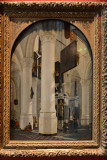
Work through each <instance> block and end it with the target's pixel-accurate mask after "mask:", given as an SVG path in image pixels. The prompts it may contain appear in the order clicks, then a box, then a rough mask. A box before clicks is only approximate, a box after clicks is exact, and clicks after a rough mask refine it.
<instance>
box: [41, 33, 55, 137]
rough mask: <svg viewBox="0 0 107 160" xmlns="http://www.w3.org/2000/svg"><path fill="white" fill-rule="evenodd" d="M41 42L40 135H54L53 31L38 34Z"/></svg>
mask: <svg viewBox="0 0 107 160" xmlns="http://www.w3.org/2000/svg"><path fill="white" fill-rule="evenodd" d="M40 38H41V41H42V72H41V73H42V79H41V111H40V117H39V133H40V134H56V133H57V118H56V111H55V76H54V73H55V60H54V58H55V40H56V33H55V32H54V31H44V32H41V33H40Z"/></svg>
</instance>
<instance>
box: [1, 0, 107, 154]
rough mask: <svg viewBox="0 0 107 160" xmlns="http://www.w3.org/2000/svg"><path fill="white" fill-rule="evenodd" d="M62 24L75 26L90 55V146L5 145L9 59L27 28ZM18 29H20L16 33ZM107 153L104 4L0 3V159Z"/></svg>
mask: <svg viewBox="0 0 107 160" xmlns="http://www.w3.org/2000/svg"><path fill="white" fill-rule="evenodd" d="M43 19H61V20H65V21H68V22H70V23H72V24H74V25H75V26H77V27H78V28H79V29H80V30H81V31H82V32H83V33H84V35H85V36H86V38H87V39H88V41H89V43H90V46H91V49H92V53H93V132H92V140H89V141H63V142H61V141H33V142H32V141H10V120H9V118H10V57H11V49H12V46H13V44H14V42H15V39H16V38H17V37H18V35H19V34H20V33H21V31H22V30H24V29H25V28H26V27H27V26H28V25H30V24H32V23H34V22H36V21H38V20H43ZM19 26H20V27H19ZM106 153H107V3H91V2H0V157H5V156H8V157H20V156H21V157H22V156H23V157H29V156H30V157H36V156H37V157H43V156H48V157H54V156H86V155H88V156H95V155H96V156H101V155H106Z"/></svg>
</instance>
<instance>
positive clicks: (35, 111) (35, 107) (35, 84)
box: [32, 77, 38, 118]
mask: <svg viewBox="0 0 107 160" xmlns="http://www.w3.org/2000/svg"><path fill="white" fill-rule="evenodd" d="M37 83H38V79H37V78H36V77H33V78H32V88H33V92H34V95H33V99H32V112H33V117H36V118H37Z"/></svg>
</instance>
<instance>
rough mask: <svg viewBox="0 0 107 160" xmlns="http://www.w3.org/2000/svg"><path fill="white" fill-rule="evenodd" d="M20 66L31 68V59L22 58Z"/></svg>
mask: <svg viewBox="0 0 107 160" xmlns="http://www.w3.org/2000/svg"><path fill="white" fill-rule="evenodd" d="M22 65H23V67H24V68H27V67H32V65H33V58H23V59H22Z"/></svg>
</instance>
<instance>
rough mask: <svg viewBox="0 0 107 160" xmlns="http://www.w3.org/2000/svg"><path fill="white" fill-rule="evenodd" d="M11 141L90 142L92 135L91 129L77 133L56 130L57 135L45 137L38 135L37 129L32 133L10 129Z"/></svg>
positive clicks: (79, 130)
mask: <svg viewBox="0 0 107 160" xmlns="http://www.w3.org/2000/svg"><path fill="white" fill-rule="evenodd" d="M10 135H11V136H10V139H11V140H68V141H70V140H71V141H72V140H91V139H92V136H91V135H92V133H91V129H83V128H80V129H78V131H77V132H75V131H70V130H65V131H60V130H58V133H57V135H53V136H47V135H40V134H39V132H38V130H37V129H34V130H33V131H32V132H28V131H22V130H21V129H19V128H18V129H11V133H10Z"/></svg>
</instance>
